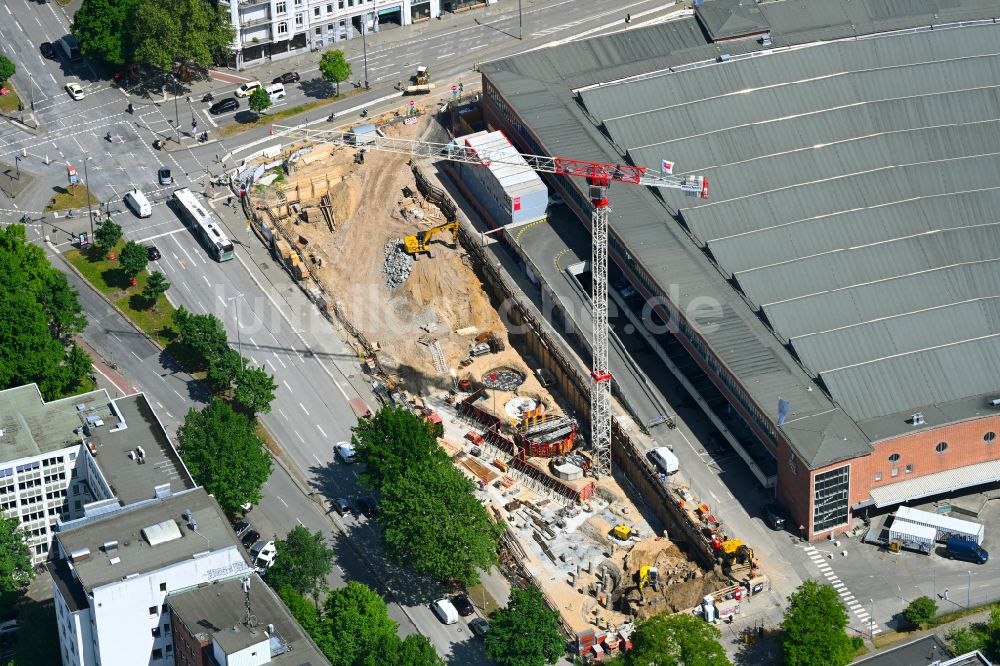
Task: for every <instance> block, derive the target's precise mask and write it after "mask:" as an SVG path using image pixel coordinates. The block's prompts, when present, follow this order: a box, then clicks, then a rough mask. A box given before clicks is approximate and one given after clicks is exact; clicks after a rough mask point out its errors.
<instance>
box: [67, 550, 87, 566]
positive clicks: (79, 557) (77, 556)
mask: <svg viewBox="0 0 1000 666" xmlns="http://www.w3.org/2000/svg"><path fill="white" fill-rule="evenodd" d="M69 559H70V561H72V562H74V563H75V562H83V561H85V560H89V559H90V549H89V548H77V549H76V550H74V551H73V552H71V553H70V554H69Z"/></svg>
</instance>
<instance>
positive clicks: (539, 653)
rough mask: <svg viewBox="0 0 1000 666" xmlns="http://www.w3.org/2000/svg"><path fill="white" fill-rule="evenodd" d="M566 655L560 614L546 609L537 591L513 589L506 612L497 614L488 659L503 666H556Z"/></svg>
mask: <svg viewBox="0 0 1000 666" xmlns="http://www.w3.org/2000/svg"><path fill="white" fill-rule="evenodd" d="M565 653H566V641H565V640H564V639H563V637H562V634H560V633H559V613H557V612H556V611H554V610H551V609H550V608H549V607H548V606H546V605H545V599H544V598H542V593H541V592H539V591H538V589H537V588H535V587H529V588H528V589H525V590H521V589H513V590H511V592H510V603H508V604H507V607H506V608H501V609H500V610H498V611H496V612H495V613H493V617H492V618H491V619H490V630H489V632H488V633H487V634H486V655H487V656H488V657H489V658H490V659H493V660H494V661H496V662H497V663H498V664H500V665H501V666H542V665H543V664H554V663H556V660H557V659H559V657H561V656H563V655H564V654H565Z"/></svg>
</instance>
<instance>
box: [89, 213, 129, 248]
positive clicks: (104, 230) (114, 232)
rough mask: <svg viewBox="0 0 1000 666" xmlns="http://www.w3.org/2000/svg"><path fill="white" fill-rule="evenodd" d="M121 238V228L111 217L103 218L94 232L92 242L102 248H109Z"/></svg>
mask: <svg viewBox="0 0 1000 666" xmlns="http://www.w3.org/2000/svg"><path fill="white" fill-rule="evenodd" d="M121 239H122V228H121V225H119V224H118V223H117V222H115V221H114V220H111V219H107V220H104V223H103V224H101V226H100V228H99V229H98V230H97V231H95V232H94V242H95V243H96V244H97V247H99V248H101V249H102V250H105V251H106V250H110V249H111V248H113V247H114V246H115V245H118V241H120V240H121Z"/></svg>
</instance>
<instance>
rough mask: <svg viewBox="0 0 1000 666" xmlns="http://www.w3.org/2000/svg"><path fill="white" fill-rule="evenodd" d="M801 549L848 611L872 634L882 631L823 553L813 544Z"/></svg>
mask: <svg viewBox="0 0 1000 666" xmlns="http://www.w3.org/2000/svg"><path fill="white" fill-rule="evenodd" d="M803 550H804V551H805V553H806V555H808V556H809V559H810V560H812V561H813V564H815V565H816V568H817V569H819V572H820V574H821V575H822V576H823V577H824V578H826V582H827V583H828V584H829V585H830V586H832V587H833V589H834V590H836V592H837V594H839V595H840V600H841V601H842V602H844V605H845V606H846V607H847V610H848V613H853V614H854V615H855V617H857V618H858V620H859V621H860V622H862V623H864V624H865V625H867V626H868V627H869V628H870V630H871V634H872V636H875V635H877V634H880V633H882V629H881V628H880V627H879V626H878V624H876V623H875V622H874V621H872V617H871V615H870V614H869V613H868V611H867V610H865V607H864V606H862V605H861V602H859V601H858V600H857V599H856V598H855V597H854V595H853V594H851V591H850V590H849V589H848V588H847V585H845V584H844V583H843V581H841V580H840V578H838V577H837V574H836V572H834V570H833V567H831V566H830V564H829V563H828V562H827V560H826V558H825V557H824V556H823V553H822V552H820V551H819V550H817V549H816V547H815V546H806V547H805V548H803Z"/></svg>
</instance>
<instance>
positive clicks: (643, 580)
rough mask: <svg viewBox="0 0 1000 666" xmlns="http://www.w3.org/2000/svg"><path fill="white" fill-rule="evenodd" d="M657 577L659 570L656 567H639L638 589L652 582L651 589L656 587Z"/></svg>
mask: <svg viewBox="0 0 1000 666" xmlns="http://www.w3.org/2000/svg"><path fill="white" fill-rule="evenodd" d="M659 578H660V572H659V570H658V569H657V568H656V567H639V591H640V592H642V588H644V587H646V584H647V583H652V585H653V589H654V590H655V589H657V587H656V584H657V582H658V581H659Z"/></svg>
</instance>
